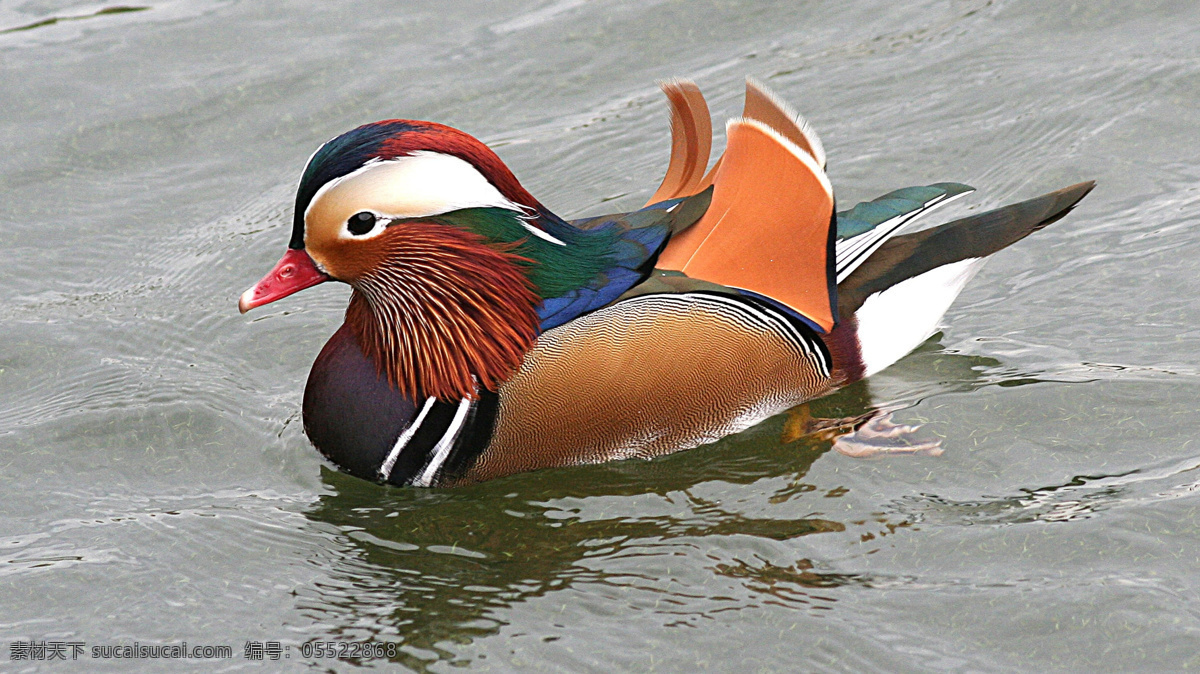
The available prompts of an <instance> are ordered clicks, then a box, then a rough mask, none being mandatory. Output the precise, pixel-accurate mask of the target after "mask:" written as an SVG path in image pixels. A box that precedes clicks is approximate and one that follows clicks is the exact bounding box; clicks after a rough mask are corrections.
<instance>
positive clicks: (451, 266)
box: [345, 222, 540, 400]
mask: <svg viewBox="0 0 1200 674" xmlns="http://www.w3.org/2000/svg"><path fill="white" fill-rule="evenodd" d="M389 230H395V231H389V232H388V233H387V234H385V235H384V236H380V237H378V238H377V239H375V240H372V241H370V242H363V244H362V245H359V246H356V248H357V249H358V250H356V251H355V254H354V255H353V256H349V255H347V256H345V261H346V262H347V263H349V264H347V267H352V268H353V270H354V271H355V272H357V273H356V277H357V278H356V279H355V280H354V281H352V285H353V286H354V295H353V296H352V298H351V301H350V307H349V308H348V309H347V311H346V320H347V322H348V323H350V325H351V326H352V328H353V330H354V333H355V335H356V336H357V338H358V340H359V343H360V346H361V347H362V349H363V351H364V353H366V354H367V355H368V356H369V357H371V358H372V360H374V362H375V363H376V365H377V366H378V367H379V368H380V371H381V372H383V373H384V374H386V375H387V377H388V380H389V381H390V382H391V383H392V385H393V386H396V387H397V388H398V389H399V390H400V391H401V392H402V393H404V394H405V395H407V396H409V397H410V398H411V399H413V400H420V399H422V398H424V397H426V396H432V397H435V398H438V399H442V400H458V399H462V398H466V397H474V396H475V395H476V386H479V387H482V388H485V389H490V390H494V389H495V388H496V387H498V386H499V385H500V384H501V383H503V382H504V381H505V380H507V379H508V378H509V377H510V376H511V375H512V373H513V372H514V371H515V370H516V368H517V367H519V366H520V364H521V361H522V359H523V358H524V355H525V353H526V351H528V350H529V348H530V347H531V346H532V345H533V342H534V341H535V340H536V339H537V334H538V324H539V321H538V317H537V312H536V307H537V304H538V302H539V301H540V298H539V297H538V295H537V294H536V293H535V292H534V289H533V287H532V285H531V283H530V281H529V279H528V277H527V276H526V274H525V272H524V264H525V263H526V261H525V260H524V259H523V258H520V257H518V256H516V255H512V254H511V253H509V252H507V251H506V250H502V249H499V247H496V246H489V245H487V244H486V243H484V242H483V240H482V238H481V237H479V236H477V235H474V234H472V233H470V232H467V231H464V230H461V229H459V228H457V227H453V226H449V225H440V224H435V223H425V222H419V223H417V222H414V223H402V224H400V225H394V226H393V227H392V228H389ZM368 244H369V245H368Z"/></svg>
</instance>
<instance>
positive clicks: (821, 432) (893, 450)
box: [782, 405, 942, 459]
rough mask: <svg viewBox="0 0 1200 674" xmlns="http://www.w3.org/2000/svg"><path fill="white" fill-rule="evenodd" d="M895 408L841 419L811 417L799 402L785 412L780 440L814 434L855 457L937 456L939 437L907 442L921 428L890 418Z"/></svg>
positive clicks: (840, 450)
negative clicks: (785, 419) (884, 455)
mask: <svg viewBox="0 0 1200 674" xmlns="http://www.w3.org/2000/svg"><path fill="white" fill-rule="evenodd" d="M895 409H896V408H891V409H879V410H872V411H870V412H867V413H866V414H860V415H858V416H856V417H846V418H843V419H822V418H817V417H814V416H812V414H811V413H810V412H809V410H808V406H807V405H803V406H801V407H797V408H794V409H792V410H790V411H789V413H788V418H787V421H786V422H785V423H784V426H783V438H782V440H783V441H784V442H794V441H796V440H799V439H800V438H802V437H805V436H815V437H817V438H820V439H821V440H825V441H826V442H832V443H833V448H834V449H835V450H837V451H838V452H840V453H842V454H845V455H846V456H850V457H854V458H856V459H865V458H869V457H873V456H879V455H881V454H924V455H926V456H940V455H941V454H942V442H941V440H929V441H925V442H909V438H910V437H911V436H912V435H913V434H914V433H916V432H917V430H918V429H919V428H921V427H920V426H910V425H905V424H897V423H895V422H894V421H892V412H893V411H895Z"/></svg>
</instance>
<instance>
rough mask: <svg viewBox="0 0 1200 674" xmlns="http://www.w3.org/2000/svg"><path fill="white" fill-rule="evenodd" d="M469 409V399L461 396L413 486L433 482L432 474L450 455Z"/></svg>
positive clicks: (424, 485) (434, 473)
mask: <svg viewBox="0 0 1200 674" xmlns="http://www.w3.org/2000/svg"><path fill="white" fill-rule="evenodd" d="M469 411H471V399H470V398H463V399H462V402H460V403H458V409H457V410H455V411H454V418H453V419H451V420H450V426H448V427H447V428H446V434H445V435H443V436H442V439H441V440H438V443H437V445H435V446H434V448H433V457H432V458H430V459H429V463H428V464H427V465H426V466H425V470H423V471H421V474H420V475H419V476H417V478H416V479H414V480H413V481H412V484H413V486H414V487H428V486H429V485H431V484H433V476H434V475H437V472H438V469H439V468H441V467H442V464H443V463H445V462H446V459H447V457H449V456H450V450H451V449H452V448H453V447H454V441H455V440H457V439H458V433H459V431H461V430H462V425H463V421H465V420H466V418H467V412H469Z"/></svg>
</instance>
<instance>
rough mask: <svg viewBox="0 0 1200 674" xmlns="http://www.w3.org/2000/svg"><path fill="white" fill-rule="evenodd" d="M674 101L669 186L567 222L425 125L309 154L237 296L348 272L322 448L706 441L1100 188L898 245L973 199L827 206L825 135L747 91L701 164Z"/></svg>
mask: <svg viewBox="0 0 1200 674" xmlns="http://www.w3.org/2000/svg"><path fill="white" fill-rule="evenodd" d="M663 89H664V91H665V92H666V94H667V98H668V101H669V103H670V107H671V130H672V147H671V156H670V161H669V164H668V168H667V173H666V177H665V178H664V179H663V182H662V184H661V185H660V186H659V188H658V190H657V191H656V192H655V193H654V195H653V197H651V198H650V200H649V202H648V203H647V204H646V206H644V207H643V208H641V209H640V210H637V211H633V212H630V213H622V214H617V215H604V216H600V217H592V218H586V219H582V220H576V221H573V222H567V221H565V220H563V219H562V218H560V217H558V216H557V215H555V214H554V213H553V212H552V211H550V210H549V209H548V208H546V207H545V206H544V205H543V204H542V203H541V202H540V201H538V200H537V199H536V198H534V197H533V195H531V194H530V193H529V192H528V191H526V190H525V188H523V187H522V186H521V183H520V182H519V181H518V180H517V178H516V177H515V176H514V175H513V172H512V171H511V170H509V168H508V167H507V166H506V165H505V164H504V163H503V162H502V161H501V160H500V158H499V157H498V156H497V155H496V153H495V152H493V151H492V150H491V149H489V148H488V147H487V146H486V145H484V144H483V143H481V142H480V141H478V140H476V139H475V138H473V137H472V136H470V135H468V134H466V133H464V132H462V131H459V130H457V129H454V128H451V127H448V126H444V125H441V124H436V123H433V122H422V121H411V120H388V121H382V122H376V123H373V124H367V125H364V126H360V127H358V128H356V129H354V130H352V131H348V132H346V133H344V134H342V135H340V136H338V137H336V138H334V139H333V140H330V141H329V142H327V143H325V144H324V145H322V146H321V147H320V148H319V149H318V150H317V151H316V152H315V153H314V154H313V155H312V157H311V158H310V159H309V161H308V165H307V166H306V167H305V170H304V173H303V176H302V177H301V179H300V185H299V188H298V190H297V193H296V203H295V213H294V220H293V228H292V234H291V241H290V242H289V244H288V250H287V252H286V253H285V254H284V256H283V258H282V259H281V260H280V261H279V263H278V264H277V265H276V266H275V268H274V269H272V270H271V271H270V272H269V273H268V274H267V275H266V276H265V277H263V279H262V280H261V281H259V282H258V283H257V284H255V285H254V286H253V287H251V288H250V289H249V290H247V291H246V292H245V293H244V294H243V295H242V296H241V299H240V302H239V308H240V309H241V311H242V312H243V313H244V312H246V311H248V310H250V309H252V308H254V307H258V306H262V305H264V304H267V303H269V302H274V301H276V300H279V299H281V298H283V297H286V296H288V295H291V294H292V293H295V292H297V291H299V290H303V289H305V288H308V287H310V286H313V285H316V284H318V283H322V282H325V281H331V280H333V281H341V282H343V283H347V284H349V285H350V286H351V288H352V293H351V296H350V302H349V306H348V308H347V309H346V315H345V322H344V323H343V324H342V326H341V327H340V328H339V329H338V330H337V332H335V333H334V335H333V336H332V338H330V340H329V341H328V343H326V345H325V347H324V348H323V349H322V350H321V352H320V354H319V355H318V356H317V358H316V361H315V363H314V364H313V367H312V371H311V373H310V375H309V378H308V383H307V385H306V387H305V391H304V400H303V419H304V429H305V432H306V433H307V435H308V437H309V439H310V440H311V441H312V443H313V444H314V445H315V446H316V448H317V449H318V450H319V451H320V452H321V453H322V454H324V455H325V456H326V457H327V458H328V459H330V460H331V461H332V462H333V463H334V464H336V465H337V466H338V467H339V468H341V469H342V470H344V471H346V472H348V473H350V474H352V475H355V476H357V477H360V478H365V479H368V480H375V481H378V482H382V483H388V484H393V485H413V486H453V485H461V484H469V483H475V482H479V481H483V480H488V479H493V478H497V477H501V476H505V475H510V474H513V473H517V472H521V471H530V470H536V469H541V468H548V467H556V466H570V465H578V464H587V463H598V462H604V461H611V460H617V459H628V458H635V457H636V458H651V457H655V456H659V455H663V454H668V453H671V452H676V451H679V450H683V449H688V448H692V447H696V446H699V445H703V444H706V443H711V442H714V441H716V440H717V439H719V438H721V437H723V436H726V435H729V434H732V433H737V432H740V431H742V430H745V429H747V428H749V427H750V426H753V425H755V424H757V423H759V422H761V421H763V420H765V419H766V418H768V417H771V416H773V415H776V414H779V413H781V412H783V411H786V410H789V409H791V408H794V407H795V406H797V405H800V404H801V403H804V402H806V401H809V400H812V399H814V398H817V397H819V396H823V395H826V394H828V393H830V392H832V391H834V390H835V389H838V388H840V387H843V386H846V385H847V384H850V383H852V382H855V381H858V380H860V379H863V378H864V377H867V376H870V375H871V374H874V373H876V372H878V371H880V370H882V369H883V368H885V367H887V366H889V365H891V364H892V363H894V362H896V361H897V360H899V359H900V358H902V357H903V356H904V355H906V354H907V353H908V352H910V351H911V350H913V349H914V348H915V347H917V346H918V345H919V344H921V343H922V342H923V341H924V340H926V339H927V338H928V337H929V336H930V335H932V334H933V333H934V331H935V329H936V327H937V324H938V321H939V320H940V319H941V317H942V315H943V314H944V313H945V312H946V310H947V309H948V308H949V306H950V303H951V302H952V301H953V300H954V298H955V297H956V296H957V295H958V293H959V291H960V290H962V288H963V286H964V285H965V284H966V283H967V281H968V280H970V278H971V277H972V276H973V275H974V273H975V272H976V271H978V269H979V267H980V265H981V264H982V263H983V262H984V261H985V260H986V259H987V257H988V256H989V255H991V254H993V253H995V252H996V251H998V250H1000V249H1002V248H1004V247H1006V246H1008V245H1010V244H1012V243H1014V242H1016V241H1018V240H1019V239H1021V238H1023V237H1025V236H1026V235H1028V234H1030V233H1032V232H1034V231H1036V230H1038V229H1040V228H1042V227H1045V226H1046V225H1048V224H1050V223H1051V222H1053V221H1055V220H1057V219H1058V218H1061V217H1062V216H1063V215H1065V214H1066V213H1067V212H1068V211H1069V210H1070V209H1071V208H1072V207H1074V205H1075V204H1076V203H1077V202H1078V201H1079V200H1080V199H1082V198H1083V197H1084V196H1085V195H1086V194H1087V193H1088V192H1089V191H1090V190H1091V188H1092V187H1093V184H1094V183H1091V182H1088V183H1080V184H1078V185H1074V186H1071V187H1068V188H1065V189H1062V190H1059V191H1057V192H1052V193H1050V194H1046V195H1044V196H1041V197H1037V198H1035V199H1031V200H1029V201H1025V202H1021V203H1017V204H1014V205H1010V206H1007V207H1004V208H1000V209H997V210H993V211H990V212H987V213H982V214H979V215H973V216H970V217H966V218H963V219H961V220H957V221H954V222H951V223H949V224H944V225H941V226H939V227H933V228H927V229H921V230H919V231H915V232H913V233H906V234H901V233H900V232H901V230H902V229H903V228H905V227H907V226H909V225H911V224H912V223H913V222H914V221H915V220H917V219H918V218H920V217H921V216H923V215H925V214H927V213H928V212H929V211H930V210H931V209H933V208H935V207H937V206H940V205H942V204H945V203H947V202H949V201H950V200H952V199H954V198H956V197H959V196H962V195H964V194H966V193H968V192H970V191H972V188H970V187H968V186H966V185H961V184H957V183H939V184H934V185H929V186H924V187H912V188H906V189H902V190H897V191H895V192H892V193H889V194H887V195H884V196H882V197H880V198H878V199H875V200H874V201H870V202H866V203H862V204H859V205H857V206H855V207H854V208H852V209H850V210H848V211H843V212H840V213H839V212H837V211H836V209H835V205H834V197H833V188H832V187H831V185H830V182H829V179H828V178H827V177H826V174H825V150H824V148H823V146H822V144H821V142H820V140H819V138H818V137H817V135H816V133H814V131H813V130H812V128H811V127H810V125H809V124H808V123H807V122H806V121H805V120H804V119H803V118H801V117H800V116H799V115H798V114H796V113H795V111H793V110H792V109H791V108H790V107H789V106H788V105H787V104H785V103H783V102H782V101H781V100H780V99H779V98H778V97H776V96H775V95H774V94H772V93H771V92H770V91H768V90H767V89H766V88H765V87H764V86H762V85H761V84H760V83H758V82H756V81H754V80H748V82H747V88H746V102H745V109H744V111H743V114H742V116H741V117H739V118H736V119H733V120H730V121H729V122H728V124H727V125H726V134H727V144H726V149H725V151H724V153H723V155H721V156H720V157H719V158H718V159H717V161H716V162H715V163H714V165H713V167H712V168H711V169H709V168H708V160H709V154H710V150H711V145H712V126H711V121H710V117H709V112H708V107H707V105H706V104H705V101H704V98H703V96H702V95H701V93H700V91H699V89H698V88H697V87H696V86H695V84H693V83H691V82H688V81H682V80H676V81H671V82H667V83H665V84H664V85H663ZM885 432H886V431H885ZM848 453H852V452H848Z"/></svg>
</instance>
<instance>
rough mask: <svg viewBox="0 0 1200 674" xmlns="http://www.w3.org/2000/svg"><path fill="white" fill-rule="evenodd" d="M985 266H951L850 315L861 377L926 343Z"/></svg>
mask: <svg viewBox="0 0 1200 674" xmlns="http://www.w3.org/2000/svg"><path fill="white" fill-rule="evenodd" d="M984 262H985V259H983V258H977V257H974V258H970V259H967V260H959V261H958V262H952V263H950V264H947V265H943V266H941V267H937V268H935V269H931V270H930V271H927V272H925V273H924V274H921V275H919V276H914V277H912V278H910V279H907V280H904V281H901V282H900V283H897V284H896V285H894V286H892V287H891V288H888V289H887V290H881V291H880V292H877V293H875V294H874V295H871V296H870V297H868V298H867V301H865V302H863V305H862V306H861V307H859V308H858V311H857V312H855V314H854V317H855V318H856V319H858V343H859V346H860V348H861V349H862V361H863V366H864V368H865V369H866V372H865V374H864V375H863V376H866V377H869V376H871V375H873V374H875V373H876V372H879V371H880V370H882V369H884V368H885V367H888V366H889V365H891V364H892V363H895V362H896V361H898V360H900V359H901V358H903V357H905V356H907V355H908V353H909V352H910V351H912V350H913V349H915V348H917V347H918V346H920V344H921V342H924V341H925V340H926V339H928V338H929V336H930V335H932V334H933V333H934V331H935V330H936V329H937V326H938V321H940V320H942V316H944V315H945V314H946V310H947V309H949V308H950V305H951V304H952V303H953V302H954V298H956V297H958V293H960V292H962V289H963V286H965V285H967V282H968V281H970V280H971V277H972V276H974V275H975V272H977V271H979V269H980V267H982V266H983V263H984Z"/></svg>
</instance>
